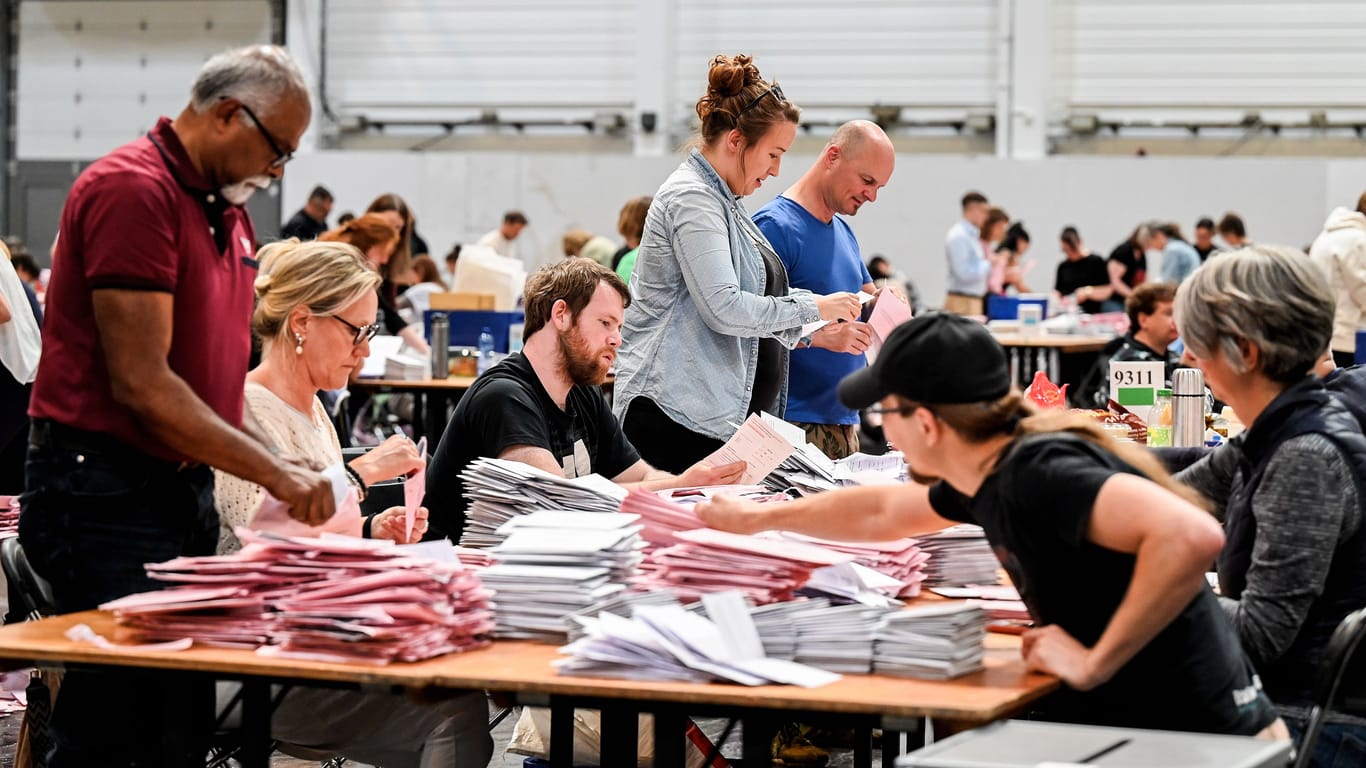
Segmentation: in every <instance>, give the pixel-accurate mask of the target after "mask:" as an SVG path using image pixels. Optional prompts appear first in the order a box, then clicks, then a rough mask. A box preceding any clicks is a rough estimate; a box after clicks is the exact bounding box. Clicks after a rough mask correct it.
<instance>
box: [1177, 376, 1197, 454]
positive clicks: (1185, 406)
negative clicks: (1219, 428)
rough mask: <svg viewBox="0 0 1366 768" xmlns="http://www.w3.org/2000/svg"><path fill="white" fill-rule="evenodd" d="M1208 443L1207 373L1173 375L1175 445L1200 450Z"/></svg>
mask: <svg viewBox="0 0 1366 768" xmlns="http://www.w3.org/2000/svg"><path fill="white" fill-rule="evenodd" d="M1204 444H1205V374H1203V373H1201V372H1200V369H1199V368H1179V369H1177V370H1176V371H1175V372H1174V373H1172V445H1174V446H1176V447H1177V448H1198V447H1200V446H1202V445H1204Z"/></svg>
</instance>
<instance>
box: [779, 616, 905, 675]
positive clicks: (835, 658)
mask: <svg viewBox="0 0 1366 768" xmlns="http://www.w3.org/2000/svg"><path fill="white" fill-rule="evenodd" d="M892 613H895V611H889V610H888V609H886V608H878V607H871V606H867V605H860V604H858V603H854V604H852V605H827V606H815V605H813V606H812V607H810V608H809V609H807V610H804V611H796V612H794V613H793V614H792V622H793V624H794V625H795V627H796V630H797V650H796V654H795V655H794V657H793V659H794V660H795V661H797V662H799V663H802V664H810V665H811V666H813V667H819V668H820V669H825V670H829V671H831V672H840V673H845V674H858V675H864V674H867V673H868V672H869V671H870V670H871V669H872V665H873V643H874V641H875V640H876V639H877V637H878V633H879V631H880V630H881V627H882V624H883V621H884V620H885V619H886V617H887V616H888V615H890V614H892Z"/></svg>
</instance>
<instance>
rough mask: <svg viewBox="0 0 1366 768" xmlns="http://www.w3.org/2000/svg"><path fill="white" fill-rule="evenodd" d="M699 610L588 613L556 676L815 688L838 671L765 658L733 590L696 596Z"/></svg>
mask: <svg viewBox="0 0 1366 768" xmlns="http://www.w3.org/2000/svg"><path fill="white" fill-rule="evenodd" d="M703 601H704V602H705V604H706V612H707V616H706V617H704V616H702V615H700V614H698V613H695V612H692V611H689V610H687V609H685V608H683V607H682V606H680V605H646V606H640V607H638V608H636V610H635V612H634V614H633V616H632V618H629V619H628V618H624V617H621V616H617V615H614V614H610V613H603V614H600V615H599V616H598V618H597V619H588V620H587V621H586V622H585V625H584V633H585V634H584V636H583V637H581V638H580V639H578V640H575V641H574V642H572V643H570V644H569V645H567V646H565V647H563V648H561V649H560V650H561V652H562V653H565V654H568V658H564V659H558V660H556V661H555V669H556V670H557V671H558V672H559V673H560V674H564V675H584V676H591V677H609V678H617V679H624V680H677V681H685V682H709V681H721V682H731V683H739V684H741V685H764V684H769V683H784V684H792V685H801V686H806V687H816V686H821V685H826V684H828V683H831V682H834V681H835V680H838V679H839V675H837V674H833V673H830V672H825V671H822V670H819V669H815V668H812V667H808V666H805V665H802V664H796V663H793V662H791V661H785V660H782V659H775V658H770V657H768V656H766V655H765V653H764V647H763V645H762V643H761V642H760V640H759V636H758V633H757V632H756V631H755V628H754V624H753V623H752V622H751V621H750V618H749V606H748V605H747V604H746V603H745V600H744V598H743V597H741V596H740V595H739V594H738V593H735V592H730V593H719V594H710V595H707V596H706V597H704V598H703Z"/></svg>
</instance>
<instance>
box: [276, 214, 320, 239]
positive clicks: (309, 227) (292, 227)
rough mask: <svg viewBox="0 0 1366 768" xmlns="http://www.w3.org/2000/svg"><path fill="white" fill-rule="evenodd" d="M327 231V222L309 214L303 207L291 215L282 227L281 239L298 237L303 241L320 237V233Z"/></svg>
mask: <svg viewBox="0 0 1366 768" xmlns="http://www.w3.org/2000/svg"><path fill="white" fill-rule="evenodd" d="M326 231H327V222H325V221H318V220H317V219H315V218H313V217H312V216H309V215H308V214H307V213H306V212H304V210H303V209H302V208H300V209H299V211H298V212H297V213H295V214H294V215H293V216H290V217H289V221H287V222H285V225H284V226H283V227H281V228H280V239H281V240H288V239H289V238H291V237H297V238H299V239H300V240H302V241H303V242H305V243H306V242H308V241H309V240H316V239H318V235H321V234H322V233H324V232H326Z"/></svg>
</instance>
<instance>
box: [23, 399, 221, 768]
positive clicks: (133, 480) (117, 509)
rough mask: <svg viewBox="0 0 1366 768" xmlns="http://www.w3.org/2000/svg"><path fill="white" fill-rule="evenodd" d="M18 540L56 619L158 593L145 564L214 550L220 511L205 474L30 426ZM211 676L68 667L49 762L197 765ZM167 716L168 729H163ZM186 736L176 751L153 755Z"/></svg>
mask: <svg viewBox="0 0 1366 768" xmlns="http://www.w3.org/2000/svg"><path fill="white" fill-rule="evenodd" d="M27 472H28V475H27V487H28V491H27V492H26V493H25V494H24V495H23V496H22V498H21V505H22V513H21V514H20V517H19V540H20V542H22V544H23V546H24V551H25V553H26V554H27V555H28V558H29V562H31V563H32V564H33V567H34V569H35V570H36V571H37V572H38V573H39V575H41V576H43V577H44V578H46V579H47V580H48V581H50V582H51V583H52V590H53V595H54V597H55V598H56V602H57V610H58V611H59V612H60V613H70V612H74V611H84V610H89V609H92V608H95V607H97V606H99V605H100V604H101V603H104V602H106V601H109V600H113V599H115V598H118V597H122V596H124V595H127V594H131V593H133V592H147V591H150V590H154V589H161V588H163V587H165V586H167V585H166V583H165V582H158V581H153V580H152V579H149V578H148V577H147V575H146V573H145V572H144V571H143V567H142V566H143V564H144V563H155V562H161V561H164V560H169V559H171V558H173V557H177V556H180V555H208V554H213V552H214V549H215V547H216V546H217V541H218V513H217V512H216V511H215V509H214V506H213V475H212V473H211V472H210V470H209V469H208V468H207V467H202V466H201V467H190V468H182V467H180V466H179V465H178V464H176V463H174V462H168V461H164V460H161V459H157V458H153V457H151V456H148V455H146V454H144V453H141V452H139V451H138V450H136V449H134V448H131V447H129V446H127V445H124V444H121V443H119V442H117V441H115V440H113V439H111V438H109V437H107V436H104V435H99V434H95V433H90V432H84V431H80V430H73V429H70V428H67V427H63V426H62V425H59V424H53V423H51V422H47V421H35V422H34V424H33V428H32V430H31V433H30V437H29V454H28V464H27ZM213 706H214V691H213V681H212V680H211V679H208V678H201V677H199V676H195V675H187V674H185V673H158V672H148V671H114V672H104V671H89V670H81V669H79V668H75V669H71V670H70V671H68V672H67V674H66V676H65V677H64V678H63V680H62V687H61V691H60V693H59V694H58V697H57V704H56V707H55V709H54V712H53V716H52V721H51V736H52V739H53V743H54V745H55V746H54V749H53V752H52V754H51V755H50V756H49V758H48V765H50V766H52V768H67V767H68V766H95V765H98V766H154V765H195V764H202V763H203V761H204V755H205V753H206V751H207V748H208V739H209V737H210V736H211V735H212V729H213V715H214V711H213ZM168 716H169V717H170V719H171V720H172V722H167V721H166V718H167V717H168ZM173 731H174V732H182V733H184V742H183V745H184V752H183V754H180V755H178V756H175V757H173V756H170V755H166V754H163V748H164V747H163V742H168V743H169V741H168V740H167V739H166V738H164V737H165V735H166V734H167V733H171V732H173Z"/></svg>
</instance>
